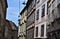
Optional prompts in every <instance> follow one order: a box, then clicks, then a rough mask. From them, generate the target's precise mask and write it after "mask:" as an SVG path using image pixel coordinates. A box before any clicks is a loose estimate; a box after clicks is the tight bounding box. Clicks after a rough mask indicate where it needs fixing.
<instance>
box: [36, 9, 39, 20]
mask: <svg viewBox="0 0 60 39" xmlns="http://www.w3.org/2000/svg"><path fill="white" fill-rule="evenodd" d="M38 19H39V9H38V10H37V16H36V20H38Z"/></svg>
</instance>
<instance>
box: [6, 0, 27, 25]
mask: <svg viewBox="0 0 60 39" xmlns="http://www.w3.org/2000/svg"><path fill="white" fill-rule="evenodd" d="M19 1H20V4H19ZM24 1H27V0H7V2H8V8H7V16H6V19H8V20H10V21H13V22H14V23H15V24H16V25H17V26H18V16H19V13H20V12H21V11H22V9H23V8H24V6H25V5H23V4H22V3H23V2H24ZM19 6H20V8H19Z"/></svg>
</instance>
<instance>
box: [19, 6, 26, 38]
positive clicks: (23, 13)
mask: <svg viewBox="0 0 60 39" xmlns="http://www.w3.org/2000/svg"><path fill="white" fill-rule="evenodd" d="M20 15H21V19H19V22H20V23H19V24H20V25H19V26H20V34H19V39H26V20H27V16H26V15H27V6H25V7H24V9H23V10H22V11H21V13H20Z"/></svg>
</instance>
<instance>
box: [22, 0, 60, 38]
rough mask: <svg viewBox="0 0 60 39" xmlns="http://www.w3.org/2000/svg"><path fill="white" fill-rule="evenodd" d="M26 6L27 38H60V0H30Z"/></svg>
mask: <svg viewBox="0 0 60 39" xmlns="http://www.w3.org/2000/svg"><path fill="white" fill-rule="evenodd" d="M26 6H28V7H27V15H26V16H27V20H26V39H60V0H28V1H27V4H26ZM22 24H24V23H22Z"/></svg>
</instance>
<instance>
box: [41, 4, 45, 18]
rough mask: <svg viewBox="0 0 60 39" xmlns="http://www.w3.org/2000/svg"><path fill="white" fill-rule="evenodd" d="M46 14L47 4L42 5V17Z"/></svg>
mask: <svg viewBox="0 0 60 39" xmlns="http://www.w3.org/2000/svg"><path fill="white" fill-rule="evenodd" d="M44 16H45V5H43V6H42V16H41V17H44Z"/></svg>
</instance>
